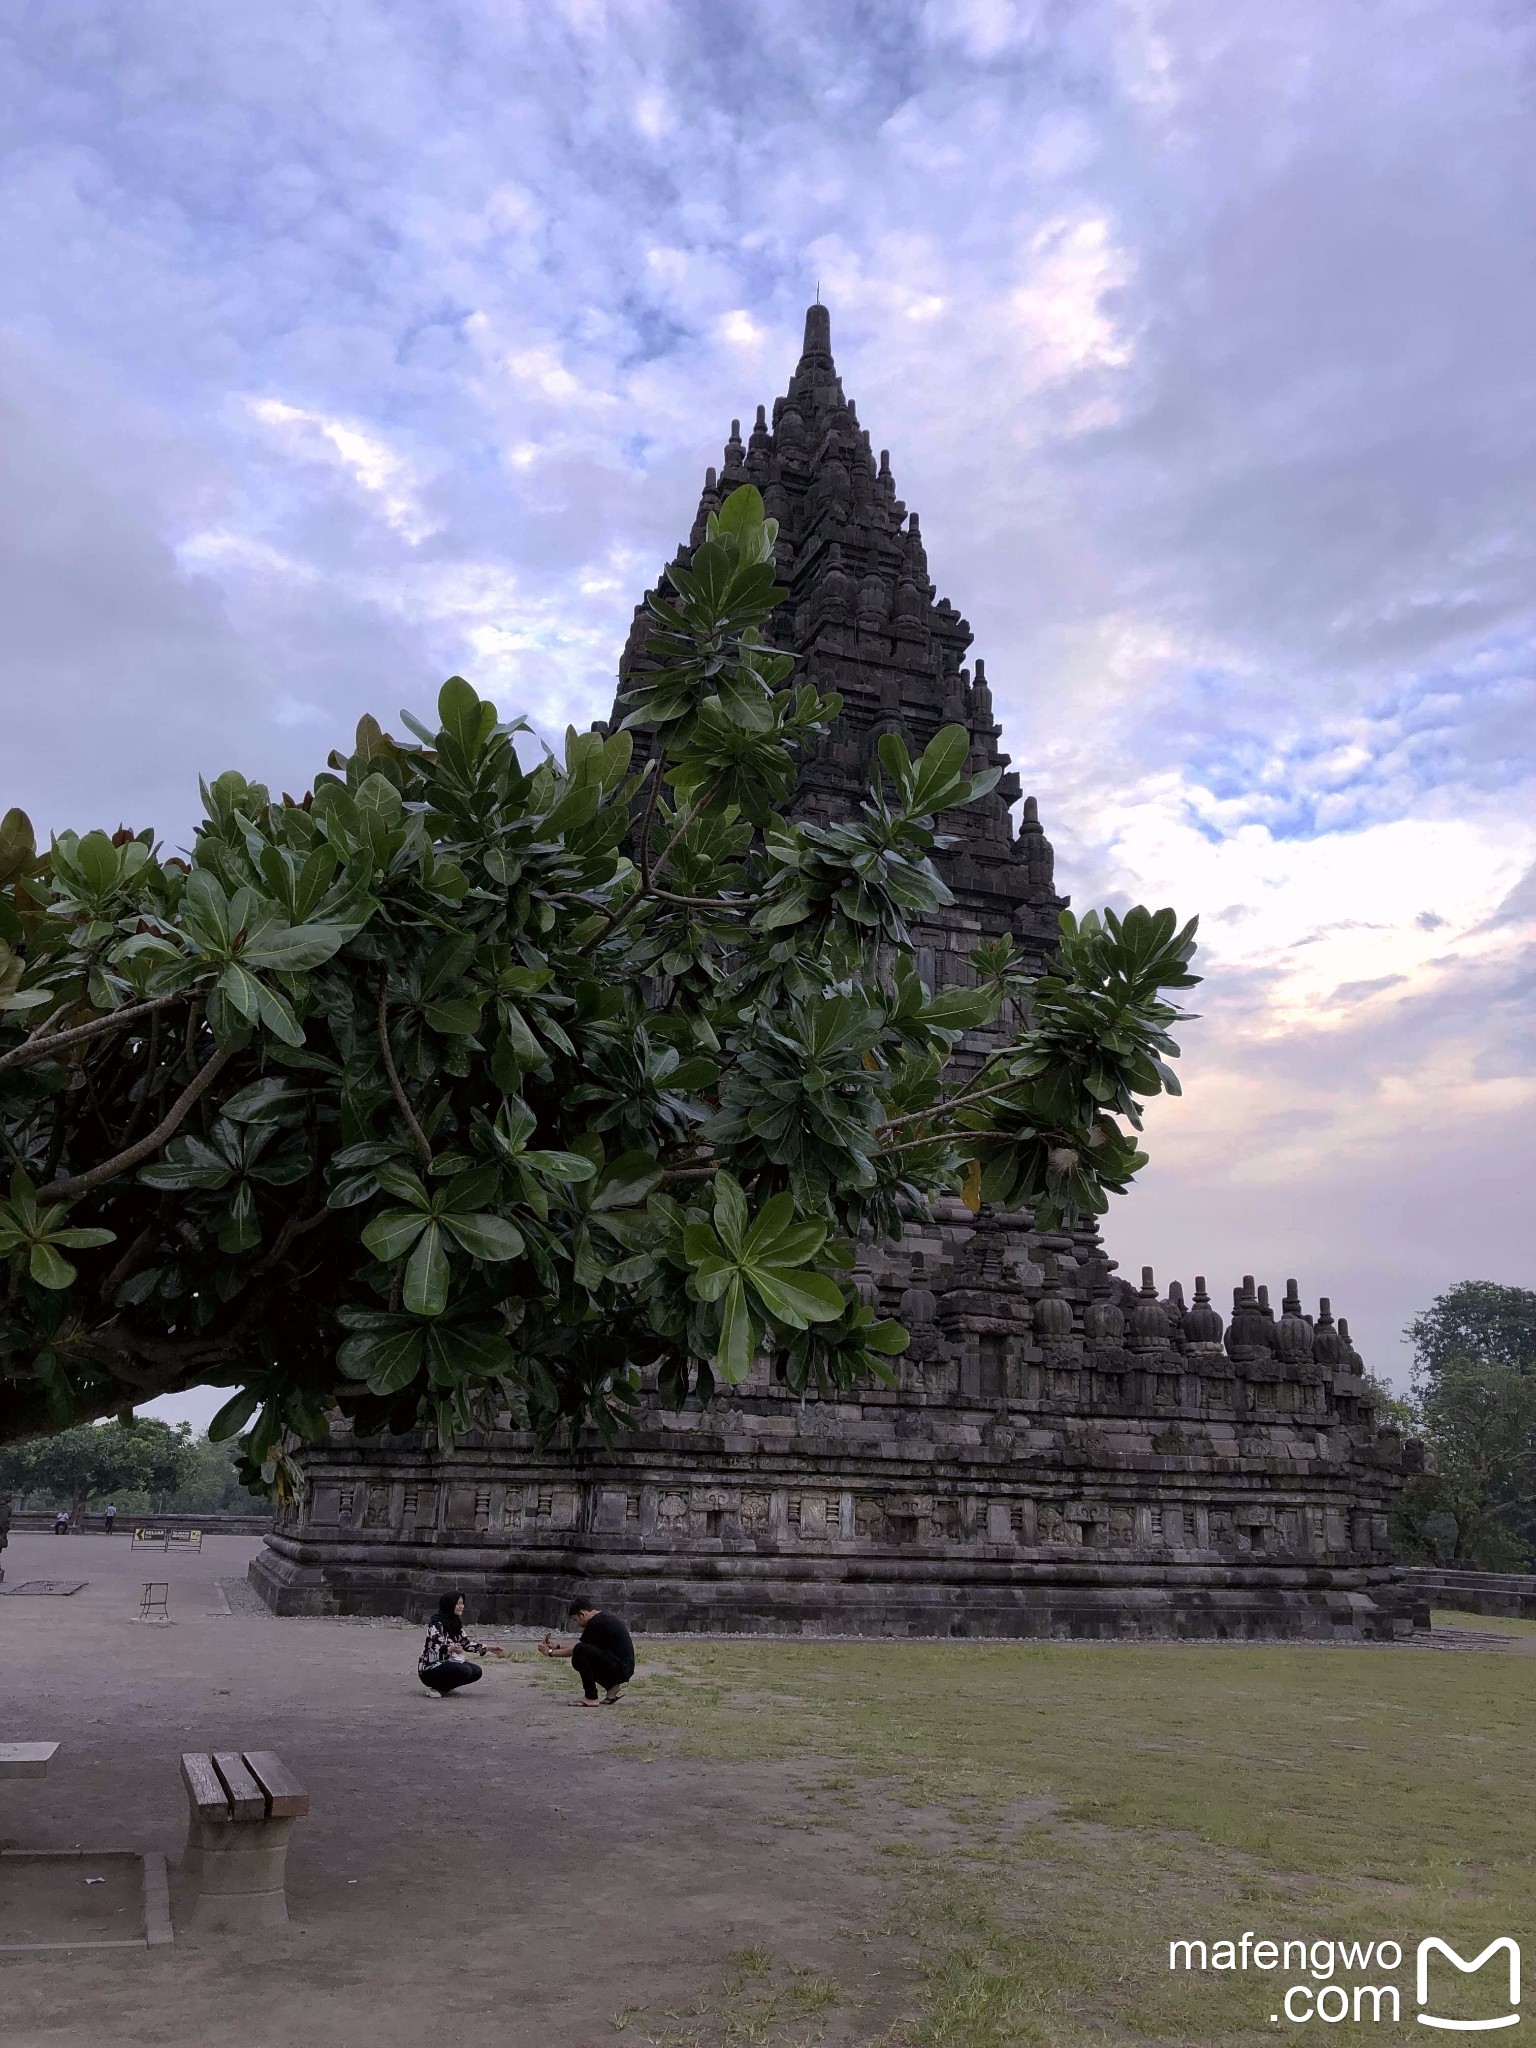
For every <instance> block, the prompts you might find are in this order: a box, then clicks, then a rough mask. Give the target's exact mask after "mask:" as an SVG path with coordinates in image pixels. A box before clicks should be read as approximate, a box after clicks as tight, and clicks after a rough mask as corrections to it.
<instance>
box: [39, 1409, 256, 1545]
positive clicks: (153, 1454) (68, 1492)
mask: <svg viewBox="0 0 1536 2048" xmlns="http://www.w3.org/2000/svg"><path fill="white" fill-rule="evenodd" d="M238 1458H239V1453H238V1451H237V1449H236V1447H235V1445H234V1444H233V1443H228V1442H226V1443H211V1442H210V1441H209V1440H208V1438H207V1437H206V1436H194V1435H193V1434H192V1426H191V1424H190V1423H186V1422H183V1423H181V1424H180V1425H179V1426H178V1427H176V1428H174V1429H173V1428H172V1427H171V1426H170V1424H169V1423H165V1422H161V1421H160V1420H159V1419H158V1417H155V1416H148V1415H146V1416H138V1417H135V1418H134V1419H133V1420H131V1421H128V1422H124V1421H121V1420H119V1421H115V1422H98V1423H86V1424H84V1425H82V1426H81V1427H80V1428H78V1429H66V1430H61V1431H60V1432H59V1434H58V1435H56V1436H49V1437H40V1438H38V1439H36V1440H35V1441H34V1442H32V1443H26V1444H18V1445H16V1446H15V1447H14V1448H12V1449H10V1450H5V1451H0V1493H5V1492H7V1491H9V1492H10V1493H11V1494H12V1495H13V1502H12V1505H13V1508H15V1509H24V1508H42V1509H46V1510H49V1511H53V1510H56V1509H58V1508H68V1510H69V1512H70V1517H71V1519H75V1518H77V1517H78V1516H80V1515H81V1514H82V1513H84V1512H86V1511H87V1510H89V1509H92V1508H99V1507H104V1506H105V1505H106V1503H107V1502H108V1501H109V1500H110V1501H111V1502H112V1503H113V1505H114V1506H115V1507H117V1508H118V1509H119V1511H120V1512H121V1513H123V1514H124V1515H135V1514H193V1515H195V1514H263V1513H265V1512H267V1510H268V1509H269V1507H270V1502H269V1501H268V1500H267V1499H266V1498H265V1497H264V1496H262V1495H257V1494H252V1493H248V1492H247V1491H246V1489H245V1488H244V1487H243V1486H242V1485H241V1484H240V1478H239V1473H238V1470H237V1465H238Z"/></svg>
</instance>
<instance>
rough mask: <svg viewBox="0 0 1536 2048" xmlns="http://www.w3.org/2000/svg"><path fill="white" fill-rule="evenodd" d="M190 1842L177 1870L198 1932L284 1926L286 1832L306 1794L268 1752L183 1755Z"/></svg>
mask: <svg viewBox="0 0 1536 2048" xmlns="http://www.w3.org/2000/svg"><path fill="white" fill-rule="evenodd" d="M181 1776H182V1782H183V1784H185V1786H186V1788H187V1801H188V1808H189V1811H188V1814H187V1846H186V1850H185V1852H184V1853H183V1855H182V1859H181V1864H180V1868H179V1871H178V1878H179V1885H178V1889H179V1890H180V1892H181V1894H182V1901H183V1906H182V1910H183V1914H184V1924H185V1925H186V1927H187V1928H188V1929H190V1930H191V1931H192V1932H194V1933H199V1934H251V1933H257V1932H259V1931H261V1930H262V1929H264V1928H269V1927H286V1926H287V1924H288V1900H287V1895H286V1893H285V1890H284V1882H285V1878H286V1874H287V1865H288V1837H289V1835H290V1834H291V1833H292V1832H293V1824H294V1822H295V1821H296V1820H299V1819H301V1818H302V1817H303V1816H304V1815H305V1814H306V1813H308V1811H309V1794H308V1793H307V1792H305V1791H304V1790H303V1788H302V1787H301V1786H300V1785H299V1783H298V1781H297V1779H295V1778H294V1776H293V1774H292V1772H291V1771H288V1770H286V1769H285V1768H284V1766H283V1764H282V1763H281V1761H280V1760H279V1759H278V1758H277V1757H275V1756H273V1755H272V1754H271V1753H270V1751H260V1750H252V1751H247V1752H244V1753H243V1754H235V1753H233V1752H231V1753H229V1754H222V1753H217V1754H215V1755H213V1756H194V1755H187V1756H183V1758H182V1760H181Z"/></svg>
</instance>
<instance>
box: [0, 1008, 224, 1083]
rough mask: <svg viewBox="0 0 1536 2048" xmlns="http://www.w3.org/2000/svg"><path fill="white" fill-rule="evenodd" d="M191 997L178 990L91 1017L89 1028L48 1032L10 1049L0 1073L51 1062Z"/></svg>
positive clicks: (80, 1026)
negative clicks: (94, 1039)
mask: <svg viewBox="0 0 1536 2048" xmlns="http://www.w3.org/2000/svg"><path fill="white" fill-rule="evenodd" d="M193 994H194V991H193V990H192V989H189V988H179V989H177V990H176V991H175V992H174V993H173V994H171V995H168V996H149V997H146V999H145V1000H144V1001H143V1002H142V1003H130V1004H128V1005H127V1006H126V1007H125V1008H124V1009H121V1010H114V1011H112V1013H111V1015H110V1016H106V1017H93V1018H92V1019H91V1021H90V1023H89V1024H74V1025H71V1027H70V1029H69V1030H68V1031H51V1032H49V1034H48V1035H47V1037H46V1038H29V1039H27V1040H26V1041H25V1043H23V1044H21V1045H15V1046H12V1048H11V1050H10V1051H9V1052H8V1053H4V1054H0V1073H3V1072H4V1070H5V1069H6V1068H7V1067H27V1066H30V1065H31V1064H32V1062H33V1061H34V1060H48V1059H52V1058H53V1056H54V1054H55V1053H56V1052H63V1051H65V1050H66V1049H67V1048H68V1047H70V1046H72V1045H84V1043H85V1042H86V1040H87V1039H89V1038H100V1037H101V1036H102V1035H103V1034H104V1033H105V1032H108V1031H122V1030H125V1029H126V1028H127V1027H128V1026H129V1025H131V1024H136V1023H137V1022H138V1020H139V1019H140V1018H141V1017H148V1016H150V1015H151V1014H152V1013H153V1012H154V1011H156V1010H165V1009H168V1008H169V1007H170V1006H171V1004H172V1003H184V1002H186V1001H188V1000H189V998H190V997H191V996H192V995H193Z"/></svg>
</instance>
